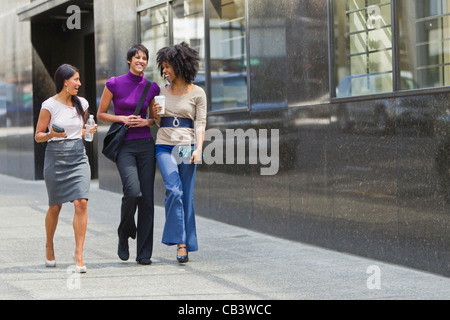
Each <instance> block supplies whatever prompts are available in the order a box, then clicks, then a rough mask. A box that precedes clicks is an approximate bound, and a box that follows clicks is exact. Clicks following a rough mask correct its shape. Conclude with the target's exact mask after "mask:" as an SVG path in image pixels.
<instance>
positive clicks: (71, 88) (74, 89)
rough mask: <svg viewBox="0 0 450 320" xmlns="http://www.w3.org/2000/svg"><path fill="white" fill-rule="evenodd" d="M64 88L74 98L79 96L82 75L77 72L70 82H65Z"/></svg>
mask: <svg viewBox="0 0 450 320" xmlns="http://www.w3.org/2000/svg"><path fill="white" fill-rule="evenodd" d="M64 86H65V87H66V88H67V89H66V90H67V92H68V93H69V94H71V95H73V96H75V95H77V94H78V91H79V89H80V87H81V82H80V74H79V73H78V72H75V73H74V74H73V76H72V77H71V78H70V79H69V80H66V81H65V83H64Z"/></svg>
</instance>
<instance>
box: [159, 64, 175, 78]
mask: <svg viewBox="0 0 450 320" xmlns="http://www.w3.org/2000/svg"><path fill="white" fill-rule="evenodd" d="M162 67H163V70H162V73H163V75H164V79H166V80H167V81H168V82H169V83H173V82H175V80H176V79H177V75H176V74H175V71H174V70H173V68H172V66H171V65H170V64H168V63H167V62H163V63H162Z"/></svg>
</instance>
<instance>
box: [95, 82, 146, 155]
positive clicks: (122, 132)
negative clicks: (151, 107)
mask: <svg viewBox="0 0 450 320" xmlns="http://www.w3.org/2000/svg"><path fill="white" fill-rule="evenodd" d="M150 85H151V82H149V81H147V84H146V85H145V89H144V92H143V93H142V96H141V99H140V100H139V103H138V105H137V107H136V110H135V111H134V115H135V116H137V115H138V114H139V113H140V112H141V109H142V106H143V105H144V101H145V98H146V97H147V94H148V90H149V89H150ZM128 128H129V126H128V125H124V124H122V123H120V122H115V123H113V124H112V125H111V127H109V130H108V132H107V133H106V136H105V139H104V140H103V149H102V153H103V154H104V155H105V156H106V157H107V158H108V159H109V160H111V161H113V162H116V161H117V155H118V154H119V151H120V148H121V147H122V143H123V141H124V139H125V137H126V136H127V133H128Z"/></svg>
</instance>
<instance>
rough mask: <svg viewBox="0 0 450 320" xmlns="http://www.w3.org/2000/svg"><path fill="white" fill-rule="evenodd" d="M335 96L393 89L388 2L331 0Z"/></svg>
mask: <svg viewBox="0 0 450 320" xmlns="http://www.w3.org/2000/svg"><path fill="white" fill-rule="evenodd" d="M333 19H334V55H335V56H334V76H335V85H336V97H349V96H358V95H367V94H376V93H383V92H392V91H393V72H392V70H393V67H392V28H391V2H390V1H385V0H334V1H333Z"/></svg>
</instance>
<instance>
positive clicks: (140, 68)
mask: <svg viewBox="0 0 450 320" xmlns="http://www.w3.org/2000/svg"><path fill="white" fill-rule="evenodd" d="M127 62H128V64H129V65H130V71H131V72H132V73H133V74H135V75H139V76H140V75H142V73H143V72H144V70H145V68H146V67H147V64H148V57H147V55H146V54H145V52H144V51H138V52H137V53H136V54H135V55H134V56H133V57H132V58H131V61H130V60H127Z"/></svg>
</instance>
